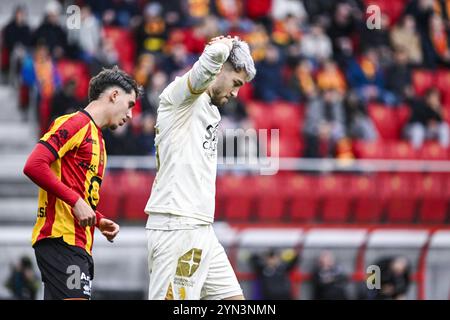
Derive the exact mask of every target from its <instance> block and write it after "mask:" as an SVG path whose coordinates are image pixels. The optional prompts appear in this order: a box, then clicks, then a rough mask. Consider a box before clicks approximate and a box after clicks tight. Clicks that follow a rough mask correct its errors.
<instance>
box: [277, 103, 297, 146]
mask: <svg viewBox="0 0 450 320" xmlns="http://www.w3.org/2000/svg"><path fill="white" fill-rule="evenodd" d="M271 109H272V112H271V113H270V117H271V118H272V121H273V128H275V129H280V136H281V137H283V138H284V137H292V136H299V135H300V131H299V127H300V120H301V114H300V111H301V110H300V109H301V107H300V106H299V105H296V104H292V103H287V102H278V103H274V104H273V105H272V106H271Z"/></svg>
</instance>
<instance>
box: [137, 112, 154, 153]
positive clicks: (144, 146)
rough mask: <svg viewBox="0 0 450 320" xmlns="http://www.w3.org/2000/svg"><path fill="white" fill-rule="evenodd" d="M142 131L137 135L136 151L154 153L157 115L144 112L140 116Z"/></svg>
mask: <svg viewBox="0 0 450 320" xmlns="http://www.w3.org/2000/svg"><path fill="white" fill-rule="evenodd" d="M140 122H141V123H140V125H141V128H140V131H139V133H138V134H137V136H136V153H137V154H138V155H153V154H154V153H155V124H156V119H155V115H153V114H151V113H144V114H143V115H142V116H141V117H140Z"/></svg>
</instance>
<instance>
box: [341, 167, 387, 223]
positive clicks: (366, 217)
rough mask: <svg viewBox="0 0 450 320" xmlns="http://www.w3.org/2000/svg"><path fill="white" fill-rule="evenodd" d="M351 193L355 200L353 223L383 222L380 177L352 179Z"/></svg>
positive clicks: (355, 177) (363, 176)
mask: <svg viewBox="0 0 450 320" xmlns="http://www.w3.org/2000/svg"><path fill="white" fill-rule="evenodd" d="M349 183H350V193H351V194H352V196H353V198H354V202H353V214H354V215H353V221H354V222H356V223H376V222H381V216H382V212H383V203H382V199H381V196H380V194H379V192H378V176H376V175H372V176H369V175H361V176H352V177H350V182H349Z"/></svg>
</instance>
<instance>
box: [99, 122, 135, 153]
mask: <svg viewBox="0 0 450 320" xmlns="http://www.w3.org/2000/svg"><path fill="white" fill-rule="evenodd" d="M103 137H104V139H105V144H106V150H108V155H136V154H137V153H138V150H137V147H136V137H135V135H133V132H132V130H131V126H130V125H126V126H122V127H118V128H117V129H116V130H114V131H111V130H105V132H104V133H103Z"/></svg>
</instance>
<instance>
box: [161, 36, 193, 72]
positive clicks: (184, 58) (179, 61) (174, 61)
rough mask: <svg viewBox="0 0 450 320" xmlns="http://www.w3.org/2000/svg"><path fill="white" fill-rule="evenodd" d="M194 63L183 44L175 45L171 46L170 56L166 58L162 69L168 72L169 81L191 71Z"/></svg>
mask: <svg viewBox="0 0 450 320" xmlns="http://www.w3.org/2000/svg"><path fill="white" fill-rule="evenodd" d="M191 65H192V61H191V59H190V57H189V55H188V52H187V50H186V46H185V45H184V44H183V43H174V44H173V45H172V46H171V49H170V52H169V53H168V56H167V57H166V58H165V61H164V65H163V66H162V68H163V69H164V71H165V72H166V74H167V76H168V77H169V79H174V78H175V76H177V75H181V74H184V73H186V72H187V70H189V68H190V66H191Z"/></svg>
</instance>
